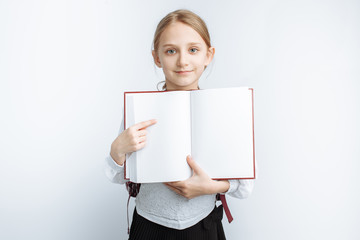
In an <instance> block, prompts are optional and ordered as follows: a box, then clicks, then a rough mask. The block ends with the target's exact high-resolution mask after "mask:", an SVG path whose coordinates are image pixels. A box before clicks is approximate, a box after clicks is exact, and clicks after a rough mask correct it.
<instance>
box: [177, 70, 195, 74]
mask: <svg viewBox="0 0 360 240" xmlns="http://www.w3.org/2000/svg"><path fill="white" fill-rule="evenodd" d="M175 72H176V73H177V74H188V73H191V72H192V71H175Z"/></svg>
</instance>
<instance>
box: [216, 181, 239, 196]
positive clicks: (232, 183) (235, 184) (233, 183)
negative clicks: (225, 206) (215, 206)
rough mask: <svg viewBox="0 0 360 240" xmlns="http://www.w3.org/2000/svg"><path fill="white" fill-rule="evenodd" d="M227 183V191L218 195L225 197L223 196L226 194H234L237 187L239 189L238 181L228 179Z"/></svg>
mask: <svg viewBox="0 0 360 240" xmlns="http://www.w3.org/2000/svg"><path fill="white" fill-rule="evenodd" d="M228 181H229V183H230V187H229V189H228V190H227V191H226V192H224V193H220V194H222V195H225V194H228V193H232V192H235V191H236V190H237V189H238V187H239V181H238V180H231V179H229V180H228Z"/></svg>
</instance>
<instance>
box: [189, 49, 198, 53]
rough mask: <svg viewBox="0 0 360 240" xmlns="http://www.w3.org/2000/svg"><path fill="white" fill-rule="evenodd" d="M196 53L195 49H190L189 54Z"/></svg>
mask: <svg viewBox="0 0 360 240" xmlns="http://www.w3.org/2000/svg"><path fill="white" fill-rule="evenodd" d="M197 51H198V49H197V48H191V49H190V52H191V53H196V52H197Z"/></svg>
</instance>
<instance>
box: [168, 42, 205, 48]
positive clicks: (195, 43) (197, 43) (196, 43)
mask: <svg viewBox="0 0 360 240" xmlns="http://www.w3.org/2000/svg"><path fill="white" fill-rule="evenodd" d="M188 45H201V43H199V42H190V43H188ZM168 46H176V44H172V43H167V44H164V45H162V47H168Z"/></svg>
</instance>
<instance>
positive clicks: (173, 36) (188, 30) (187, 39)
mask: <svg viewBox="0 0 360 240" xmlns="http://www.w3.org/2000/svg"><path fill="white" fill-rule="evenodd" d="M190 43H199V44H201V45H202V44H203V45H206V43H205V41H204V40H203V39H202V37H201V36H200V34H199V33H198V32H196V31H195V30H194V29H193V28H192V27H190V26H189V25H186V24H184V23H181V22H175V23H171V24H170V25H169V26H167V27H166V29H165V30H164V32H163V33H162V34H161V36H160V47H161V46H163V45H166V44H172V45H186V44H190Z"/></svg>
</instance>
